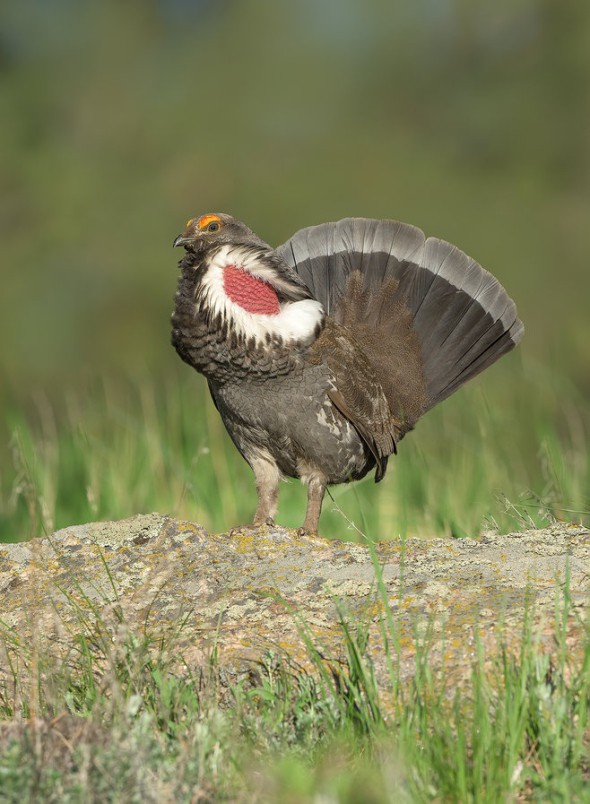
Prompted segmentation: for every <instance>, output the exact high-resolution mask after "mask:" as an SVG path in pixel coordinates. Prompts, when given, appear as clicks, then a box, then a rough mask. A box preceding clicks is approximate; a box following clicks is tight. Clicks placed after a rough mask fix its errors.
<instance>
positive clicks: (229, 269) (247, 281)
mask: <svg viewBox="0 0 590 804" xmlns="http://www.w3.org/2000/svg"><path fill="white" fill-rule="evenodd" d="M223 289H224V290H225V292H226V294H227V296H228V297H229V298H230V299H231V300H232V301H233V302H235V304H238V305H239V306H240V307H242V308H243V309H244V310H247V311H248V312H249V313H257V314H259V315H260V314H263V315H277V314H278V313H279V311H280V309H281V307H280V304H279V300H278V297H277V294H276V293H275V290H274V288H273V287H272V286H271V285H269V284H268V282H264V281H263V280H262V279H258V278H257V277H256V276H252V274H249V273H248V272H247V271H244V270H243V269H242V268H237V267H236V266H235V265H228V266H226V267H225V268H224V269H223Z"/></svg>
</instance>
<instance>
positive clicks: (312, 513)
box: [299, 472, 326, 534]
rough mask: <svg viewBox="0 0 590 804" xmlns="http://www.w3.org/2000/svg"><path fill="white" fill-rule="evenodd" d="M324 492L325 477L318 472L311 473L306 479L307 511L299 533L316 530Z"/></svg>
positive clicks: (314, 531) (315, 531)
mask: <svg viewBox="0 0 590 804" xmlns="http://www.w3.org/2000/svg"><path fill="white" fill-rule="evenodd" d="M325 493H326V478H325V477H324V475H322V474H320V473H319V472H318V473H316V474H312V475H311V476H310V477H309V479H308V480H307V511H306V513H305V522H304V523H303V527H302V528H299V533H301V534H311V533H315V534H317V532H318V526H319V522H320V514H321V512H322V502H323V500H324V494H325Z"/></svg>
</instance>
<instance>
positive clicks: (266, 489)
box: [249, 456, 280, 525]
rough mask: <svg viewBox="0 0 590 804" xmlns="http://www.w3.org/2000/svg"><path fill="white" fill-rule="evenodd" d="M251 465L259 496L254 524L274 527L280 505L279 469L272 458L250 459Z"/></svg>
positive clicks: (259, 457) (258, 457)
mask: <svg viewBox="0 0 590 804" xmlns="http://www.w3.org/2000/svg"><path fill="white" fill-rule="evenodd" d="M249 463H250V466H251V467H252V471H253V472H254V477H255V479H256V492H257V494H258V507H257V508H256V513H255V514H254V524H255V525H274V524H275V515H276V513H277V508H278V504H279V478H280V472H279V467H278V466H277V465H276V463H275V462H274V461H273V460H272V458H270V456H269V457H268V458H267V457H266V456H257V457H255V458H252V459H250V461H249Z"/></svg>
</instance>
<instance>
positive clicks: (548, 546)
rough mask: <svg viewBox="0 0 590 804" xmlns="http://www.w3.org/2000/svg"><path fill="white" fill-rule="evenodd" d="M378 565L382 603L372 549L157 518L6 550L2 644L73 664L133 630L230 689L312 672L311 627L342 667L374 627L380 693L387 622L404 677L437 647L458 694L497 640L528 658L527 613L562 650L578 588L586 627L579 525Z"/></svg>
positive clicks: (0, 576)
mask: <svg viewBox="0 0 590 804" xmlns="http://www.w3.org/2000/svg"><path fill="white" fill-rule="evenodd" d="M374 556H376V559H377V562H378V565H379V566H380V567H381V568H382V580H383V585H382V587H381V591H379V589H378V583H377V580H376V577H377V576H376V571H375V563H374V559H373V558H372V556H371V551H370V550H369V548H368V547H367V546H364V545H361V544H352V543H344V542H339V541H328V540H324V539H320V538H310V537H301V536H297V535H296V534H295V533H294V532H293V531H287V530H284V529H281V528H266V529H260V530H255V529H252V530H250V529H244V530H243V531H240V532H238V533H234V534H232V535H228V534H209V533H207V532H206V531H205V530H204V529H203V528H202V527H200V526H198V525H194V524H191V523H187V522H179V521H177V520H174V519H172V518H170V517H166V516H161V515H159V514H151V515H141V516H136V517H133V518H131V519H127V520H123V521H120V522H97V523H93V524H88V525H79V526H75V527H71V528H65V529H64V530H60V531H58V532H57V533H54V534H53V535H52V536H51V537H49V538H43V539H38V540H35V541H33V542H29V543H27V544H12V545H10V544H8V545H0V590H1V594H2V597H1V603H0V620H1V621H2V624H3V625H2V630H3V632H4V641H5V644H7V642H10V641H11V640H12V642H13V643H14V640H19V642H20V644H21V645H27V644H35V645H37V646H38V650H39V652H40V654H41V653H42V654H43V655H44V656H46V655H50V656H52V657H54V658H55V659H56V660H60V661H63V660H64V659H65V658H67V657H68V656H69V657H71V656H72V652H73V645H75V644H76V635H77V634H80V633H82V632H84V633H86V634H87V635H88V634H89V633H92V631H93V629H99V630H101V633H105V632H106V633H109V634H114V633H116V631H117V629H119V630H120V629H121V628H123V627H124V628H125V629H128V631H131V632H132V633H135V634H137V635H142V634H148V635H149V636H150V637H153V639H154V642H153V644H154V646H157V645H158V644H159V643H158V639H159V637H161V636H164V637H166V638H167V639H168V641H169V640H170V638H171V635H172V634H174V637H173V639H174V644H175V652H176V656H177V657H178V661H177V665H178V670H179V672H182V671H183V669H184V670H186V668H187V667H188V668H190V669H191V671H195V670H198V668H203V667H205V666H207V665H208V662H209V659H210V657H211V655H212V652H213V651H214V650H216V656H217V659H216V667H217V673H218V674H219V678H220V679H221V688H222V689H223V688H224V687H227V685H228V684H231V683H233V682H235V681H236V680H238V679H240V678H244V677H248V675H250V674H251V673H252V672H254V671H255V669H256V667H257V662H259V661H260V659H261V657H262V656H264V654H265V652H266V651H268V650H272V651H273V652H274V653H275V654H279V655H281V654H286V655H288V656H289V657H290V659H291V661H293V662H295V663H297V664H298V665H299V666H300V667H302V668H304V669H307V670H309V669H311V663H310V660H309V655H308V650H307V648H306V645H305V639H304V637H303V636H302V628H303V626H302V624H305V627H306V628H307V633H308V634H309V635H310V636H311V638H312V640H313V642H314V644H315V645H316V646H317V647H321V648H322V653H323V654H324V655H326V656H329V657H331V658H332V659H333V660H334V661H338V660H339V658H340V657H343V655H344V652H345V649H344V645H343V638H342V628H341V624H340V617H341V616H344V618H345V619H346V621H347V622H348V623H350V624H351V625H352V626H353V630H354V628H356V627H357V626H359V627H361V628H365V627H366V629H367V631H368V634H369V642H368V649H369V652H370V654H371V656H372V659H373V661H374V664H375V668H376V672H377V678H378V679H379V680H381V681H385V679H386V674H387V669H386V661H385V656H384V650H383V640H382V637H381V630H380V629H381V627H382V622H383V618H384V613H385V611H386V607H388V608H389V611H390V612H391V615H392V619H391V621H392V622H393V624H394V628H395V634H396V639H397V644H398V648H397V650H398V651H399V659H400V662H399V667H400V673H401V675H402V677H405V678H408V677H411V675H412V673H413V668H414V666H415V659H416V650H417V647H419V646H420V644H422V643H423V641H424V640H425V639H428V640H429V646H430V648H429V654H428V655H429V661H431V662H432V663H433V667H440V666H441V664H442V663H443V661H444V665H445V668H446V674H447V676H448V678H449V679H450V680H451V681H453V680H457V681H460V680H461V679H462V678H464V677H465V676H466V674H467V673H468V672H469V668H470V666H471V663H472V661H473V659H474V656H475V650H476V641H477V637H478V635H479V638H480V639H481V642H482V643H483V646H484V649H485V650H486V651H488V652H489V651H493V650H494V649H495V648H496V647H497V643H498V638H499V635H500V634H501V635H502V639H504V640H508V641H510V640H511V639H512V640H515V641H516V642H517V640H518V637H519V635H520V633H521V630H522V623H523V619H524V613H525V609H526V608H527V605H526V604H527V603H530V604H533V609H534V623H535V625H534V627H535V631H536V634H537V635H538V637H539V640H540V642H541V643H543V642H545V645H546V648H547V649H549V650H550V649H551V634H552V633H553V632H554V628H553V625H552V622H553V619H554V616H555V601H556V594H557V599H558V600H560V599H561V598H562V596H563V591H564V586H565V584H566V578H569V580H568V583H569V588H570V598H571V605H570V612H572V613H573V614H574V615H577V614H578V613H583V612H584V608H585V605H586V602H587V600H588V591H589V589H590V576H589V574H588V569H589V559H590V531H588V530H586V529H584V528H581V527H579V526H574V525H561V524H560V525H555V526H552V527H549V528H547V529H544V530H531V531H525V532H521V533H515V534H510V535H507V536H497V535H487V536H486V537H484V538H482V539H481V540H479V541H475V540H467V539H464V540H442V539H435V540H431V541H424V540H419V539H408V540H407V541H405V542H401V541H389V542H383V543H380V544H378V545H376V546H375V551H374ZM385 601H386V602H385ZM339 612H340V614H339ZM576 623H577V624H576ZM568 628H569V639H570V642H571V644H572V646H573V647H574V646H575V644H576V642H577V640H578V637H579V636H580V634H581V631H582V628H583V626H582V625H581V624H580V621H579V618H577V616H572V618H571V622H570V623H569V625H568ZM516 642H515V644H516ZM154 649H155V648H154ZM2 664H4V662H2Z"/></svg>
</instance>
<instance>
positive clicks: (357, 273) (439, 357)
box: [277, 218, 524, 432]
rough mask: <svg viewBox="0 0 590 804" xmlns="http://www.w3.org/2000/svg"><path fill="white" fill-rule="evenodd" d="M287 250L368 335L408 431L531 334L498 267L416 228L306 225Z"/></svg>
mask: <svg viewBox="0 0 590 804" xmlns="http://www.w3.org/2000/svg"><path fill="white" fill-rule="evenodd" d="M277 251H278V253H279V255H280V256H281V257H282V258H283V259H284V260H285V261H286V262H287V263H288V264H289V265H290V266H291V267H292V268H294V269H295V271H296V272H297V273H298V274H299V276H300V277H301V279H302V280H303V282H304V283H305V284H306V286H307V287H308V288H309V290H310V291H311V294H312V296H313V297H314V298H315V299H317V300H318V301H320V302H321V303H322V305H323V306H324V308H325V310H326V312H327V313H328V315H331V316H333V317H334V318H335V319H336V320H338V321H340V322H341V323H343V324H345V325H346V326H347V327H348V328H349V330H350V331H351V332H352V333H353V335H354V336H355V337H356V338H357V339H358V341H359V344H360V345H361V346H362V347H363V348H364V350H365V353H366V355H367V357H368V358H369V360H370V361H371V363H372V365H373V369H374V371H375V374H376V377H377V379H378V380H379V382H380V383H381V384H382V386H383V389H384V391H385V394H386V397H387V399H388V402H389V405H390V408H391V410H392V413H393V414H394V415H395V416H396V417H397V418H398V419H400V420H402V421H403V428H402V429H403V432H406V431H407V430H409V429H410V428H411V427H412V426H413V425H414V423H415V422H416V420H417V419H418V418H419V416H421V415H422V414H423V413H424V412H425V411H427V410H429V409H430V408H431V407H433V406H434V405H436V404H437V403H438V402H441V401H442V400H443V399H445V398H446V397H448V396H449V395H450V394H452V393H454V392H455V391H456V390H457V389H458V388H460V387H461V386H462V385H463V384H464V383H466V382H467V381H468V380H470V379H471V378H472V377H475V376H476V375H477V374H479V373H480V372H481V371H483V370H484V369H485V368H487V367H488V366H490V365H491V364H492V363H494V362H495V361H496V360H498V359H499V358H500V357H501V356H502V355H504V354H505V353H506V352H509V351H510V350H511V349H513V348H514V347H515V346H516V345H517V344H518V343H519V342H520V340H521V339H522V336H523V334H524V327H523V324H522V322H521V321H520V320H519V318H518V316H517V312H516V306H515V304H514V302H513V301H512V299H511V298H510V297H509V296H508V294H507V293H506V291H505V290H504V288H503V287H502V285H501V284H500V283H499V282H498V280H497V279H495V277H493V276H492V274H490V273H488V271H486V270H484V269H483V268H482V267H481V266H480V265H479V264H478V263H477V262H475V260H473V259H471V257H468V256H467V255H466V254H464V253H463V252H462V251H460V249H458V248H457V247H456V246H453V245H451V244H450V243H446V242H445V241H444V240H439V239H438V238H434V237H430V238H428V239H426V238H425V236H424V234H423V232H422V231H421V230H420V229H418V228H416V227H415V226H410V225H409V224H405V223H399V222H397V221H377V220H370V219H365V218H346V219H344V220H341V221H339V222H338V223H325V224H321V225H319V226H312V227H309V228H307V229H302V230H301V231H299V232H297V233H296V234H295V235H294V236H293V237H292V238H291V239H290V240H288V241H287V242H286V243H285V244H283V245H282V246H280V247H279V249H277Z"/></svg>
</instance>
